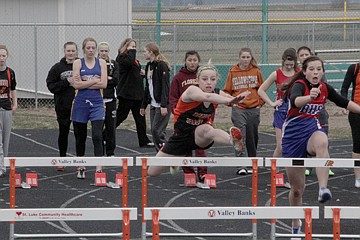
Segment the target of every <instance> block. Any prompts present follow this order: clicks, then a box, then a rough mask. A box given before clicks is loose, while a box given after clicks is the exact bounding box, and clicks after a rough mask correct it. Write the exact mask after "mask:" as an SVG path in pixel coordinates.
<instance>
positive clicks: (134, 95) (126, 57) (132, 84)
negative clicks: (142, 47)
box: [116, 49, 144, 101]
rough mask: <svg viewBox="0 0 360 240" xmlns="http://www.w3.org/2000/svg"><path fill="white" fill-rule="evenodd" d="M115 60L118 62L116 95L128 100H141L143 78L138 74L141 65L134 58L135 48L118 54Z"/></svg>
mask: <svg viewBox="0 0 360 240" xmlns="http://www.w3.org/2000/svg"><path fill="white" fill-rule="evenodd" d="M116 62H117V63H118V64H119V84H118V85H117V88H116V94H117V96H118V97H122V98H125V99H129V100H140V101H141V100H143V98H144V80H143V77H142V76H141V75H140V70H141V65H140V63H139V61H138V60H137V59H136V50H135V49H131V50H129V51H128V52H127V53H122V54H119V55H118V56H117V57H116Z"/></svg>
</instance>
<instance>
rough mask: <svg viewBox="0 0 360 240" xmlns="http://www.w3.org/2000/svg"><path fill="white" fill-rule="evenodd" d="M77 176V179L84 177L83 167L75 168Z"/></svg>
mask: <svg viewBox="0 0 360 240" xmlns="http://www.w3.org/2000/svg"><path fill="white" fill-rule="evenodd" d="M77 178H78V179H85V168H78V169H77Z"/></svg>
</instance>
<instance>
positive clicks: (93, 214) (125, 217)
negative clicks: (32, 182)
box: [0, 208, 137, 240]
mask: <svg viewBox="0 0 360 240" xmlns="http://www.w3.org/2000/svg"><path fill="white" fill-rule="evenodd" d="M90 220H97V221H109V220H113V221H121V220H122V222H123V224H122V230H123V231H122V232H121V233H84V234H81V233H79V234H77V233H66V234H14V236H13V238H10V239H15V238H17V239H20V238H56V237H60V238H70V237H123V239H129V240H130V220H137V209H136V208H30V209H0V222H30V221H43V222H50V221H90Z"/></svg>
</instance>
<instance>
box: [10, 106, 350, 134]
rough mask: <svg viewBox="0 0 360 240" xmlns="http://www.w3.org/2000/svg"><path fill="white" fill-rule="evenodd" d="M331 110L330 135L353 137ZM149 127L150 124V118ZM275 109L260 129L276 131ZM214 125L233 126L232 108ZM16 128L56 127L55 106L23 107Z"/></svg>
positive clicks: (267, 111) (343, 118)
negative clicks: (274, 125)
mask: <svg viewBox="0 0 360 240" xmlns="http://www.w3.org/2000/svg"><path fill="white" fill-rule="evenodd" d="M326 106H327V107H326V108H327V110H328V112H329V116H330V118H329V125H330V128H329V129H330V130H329V137H330V138H333V139H343V138H351V132H350V126H349V123H348V120H347V115H344V114H343V113H342V109H341V108H339V107H337V106H335V105H334V104H332V103H327V105H326ZM147 121H148V129H149V126H150V123H149V118H147ZM272 121H273V109H272V108H271V107H269V106H268V105H264V106H263V107H262V109H261V121H260V131H263V132H269V133H274V129H273V127H272ZM172 123H173V120H172V118H171V119H170V122H169V125H168V128H170V129H171V128H172V126H173V124H172ZM214 125H215V126H216V127H218V128H221V129H224V130H227V129H229V128H230V127H231V126H232V123H231V108H229V107H226V106H222V105H221V106H219V107H218V109H217V112H216V116H215V123H214ZM13 128H14V129H56V128H58V126H57V122H56V115H55V111H54V109H53V108H38V109H34V108H23V109H18V110H17V111H16V112H15V114H14V115H13ZM120 128H124V129H129V128H130V129H135V123H134V120H133V118H132V116H131V114H129V116H128V118H127V119H126V120H125V121H124V122H123V123H122V124H121V125H120Z"/></svg>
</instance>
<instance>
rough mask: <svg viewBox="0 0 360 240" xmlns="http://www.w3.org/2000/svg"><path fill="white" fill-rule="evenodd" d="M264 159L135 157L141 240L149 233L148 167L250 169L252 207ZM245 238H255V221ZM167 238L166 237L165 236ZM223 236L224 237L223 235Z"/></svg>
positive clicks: (255, 202) (256, 196)
mask: <svg viewBox="0 0 360 240" xmlns="http://www.w3.org/2000/svg"><path fill="white" fill-rule="evenodd" d="M263 161H264V158H262V157H261V158H257V157H248V158H240V157H136V166H141V167H142V170H141V178H142V187H141V191H142V228H141V229H142V230H141V236H142V240H146V237H147V236H149V235H151V233H147V232H146V221H147V220H146V219H145V218H144V216H145V213H144V211H145V208H146V207H147V204H148V194H147V181H148V180H147V169H148V166H192V167H199V166H212V167H238V166H244V167H252V169H253V172H252V176H251V177H252V193H251V194H252V197H251V202H252V206H253V207H256V206H257V205H258V167H259V166H262V165H263ZM244 234H247V235H246V236H253V238H254V239H256V238H257V219H252V232H251V233H244ZM170 235H171V234H170ZM167 236H168V235H167ZM223 236H224V235H223Z"/></svg>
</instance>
